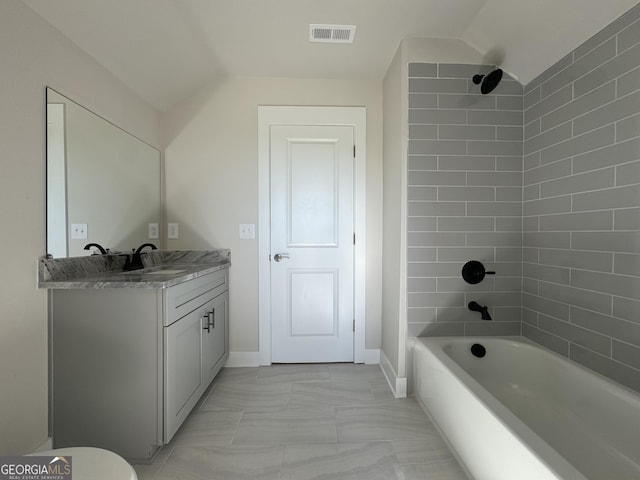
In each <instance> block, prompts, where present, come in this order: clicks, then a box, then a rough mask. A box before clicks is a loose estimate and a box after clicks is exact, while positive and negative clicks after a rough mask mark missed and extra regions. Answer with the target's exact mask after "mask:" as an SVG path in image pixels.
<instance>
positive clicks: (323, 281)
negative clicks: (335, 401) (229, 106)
mask: <svg viewBox="0 0 640 480" xmlns="http://www.w3.org/2000/svg"><path fill="white" fill-rule="evenodd" d="M270 137H271V138H270V140H271V143H270V144H271V147H270V155H271V333H272V361H273V362H276V363H303V362H352V361H353V318H354V317H353V252H354V249H353V233H354V230H353V127H351V126H317V125H314V126H302V125H295V126H283V125H277V126H272V127H271V134H270Z"/></svg>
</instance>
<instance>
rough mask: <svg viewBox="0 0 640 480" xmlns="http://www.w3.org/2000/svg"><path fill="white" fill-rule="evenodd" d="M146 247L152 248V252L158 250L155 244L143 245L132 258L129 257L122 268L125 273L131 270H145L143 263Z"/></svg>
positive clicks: (135, 251) (134, 252)
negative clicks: (143, 253)
mask: <svg viewBox="0 0 640 480" xmlns="http://www.w3.org/2000/svg"><path fill="white" fill-rule="evenodd" d="M145 247H151V250H157V249H158V247H156V246H155V245H154V244H153V243H143V244H142V245H140V246H139V247H138V248H137V249H136V250H134V251H133V253H132V254H131V257H129V255H127V259H126V260H125V262H124V267H123V268H122V269H123V270H124V271H125V272H128V271H130V270H140V269H141V268H144V264H143V263H142V249H143V248H145Z"/></svg>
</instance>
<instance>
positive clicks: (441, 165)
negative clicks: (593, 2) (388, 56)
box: [407, 4, 640, 391]
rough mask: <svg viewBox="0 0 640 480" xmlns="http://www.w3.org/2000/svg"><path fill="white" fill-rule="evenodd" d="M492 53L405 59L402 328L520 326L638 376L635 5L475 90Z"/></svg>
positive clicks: (608, 368)
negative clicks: (475, 280)
mask: <svg viewBox="0 0 640 480" xmlns="http://www.w3.org/2000/svg"><path fill="white" fill-rule="evenodd" d="M493 68H494V67H491V66H486V65H484V66H479V65H454V64H432V63H413V64H410V65H409V68H408V74H409V112H408V119H409V139H408V145H409V150H408V152H409V158H408V172H407V174H408V216H409V218H408V225H409V227H408V230H409V231H408V256H407V258H408V268H407V272H408V285H409V292H408V306H409V308H408V321H409V328H408V332H409V335H410V336H442V335H456V336H458V335H517V334H522V335H523V336H525V337H527V338H529V339H531V340H533V341H535V342H537V343H539V344H541V345H544V346H545V347H547V348H549V349H551V350H553V351H555V352H557V353H559V354H560V355H563V356H565V357H568V358H571V359H572V360H574V361H576V362H578V363H581V364H583V365H584V366H586V367H588V368H590V369H592V370H595V371H597V372H599V373H601V374H603V375H606V376H608V377H610V378H612V379H613V380H615V381H617V382H620V383H622V384H624V385H626V386H628V387H631V388H633V389H635V390H639V391H640V4H639V5H637V6H635V7H634V8H632V9H631V10H629V11H628V12H627V13H626V14H624V15H622V16H621V17H620V18H618V19H617V20H616V21H614V22H613V23H612V24H610V25H609V26H607V27H606V28H604V29H603V30H602V31H600V32H598V33H597V34H595V35H594V36H593V37H592V38H590V39H589V40H587V41H586V42H585V43H583V44H582V45H581V46H579V47H578V48H576V49H575V50H574V51H573V52H571V53H570V54H569V55H567V56H565V57H564V58H562V59H561V60H560V61H559V62H557V63H556V64H555V65H553V66H552V67H550V68H549V69H548V70H547V71H545V72H543V73H542V74H541V75H539V76H538V77H537V78H536V79H534V80H533V81H531V82H530V83H529V84H528V85H527V86H526V87H524V88H523V87H522V86H521V85H520V84H519V83H518V82H517V81H515V80H514V79H512V78H510V77H509V76H508V75H506V76H505V78H504V80H503V82H502V83H501V84H500V85H499V86H498V87H497V88H496V89H495V90H494V91H493V92H492V93H490V94H489V95H486V96H483V95H481V94H480V92H479V87H478V86H477V85H475V84H473V82H472V81H471V78H472V77H473V75H474V74H476V73H481V74H486V73H488V72H490V71H491V70H492V69H493ZM468 260H480V261H482V262H484V263H485V265H486V267H487V269H488V270H495V271H496V276H495V277H486V278H485V280H483V282H481V283H479V284H477V285H469V284H466V283H465V282H464V281H463V280H462V278H461V268H462V265H463V264H464V263H465V262H466V261H468ZM471 300H476V301H478V302H479V303H481V304H483V305H485V304H486V305H488V306H489V311H490V312H491V314H492V316H493V318H494V320H493V321H491V322H487V321H482V320H480V318H479V315H477V313H475V312H470V311H469V310H468V309H467V307H466V305H467V303H468V302H469V301H471Z"/></svg>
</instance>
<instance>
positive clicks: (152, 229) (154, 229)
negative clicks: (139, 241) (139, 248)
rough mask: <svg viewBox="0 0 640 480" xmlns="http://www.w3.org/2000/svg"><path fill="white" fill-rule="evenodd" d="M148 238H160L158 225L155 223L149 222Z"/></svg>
mask: <svg viewBox="0 0 640 480" xmlns="http://www.w3.org/2000/svg"><path fill="white" fill-rule="evenodd" d="M149 238H160V227H159V225H158V224H157V223H150V224H149Z"/></svg>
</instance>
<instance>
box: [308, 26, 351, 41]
mask: <svg viewBox="0 0 640 480" xmlns="http://www.w3.org/2000/svg"><path fill="white" fill-rule="evenodd" d="M355 35H356V26H355V25H320V24H311V25H309V41H310V42H323V43H353V38H354V37H355Z"/></svg>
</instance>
